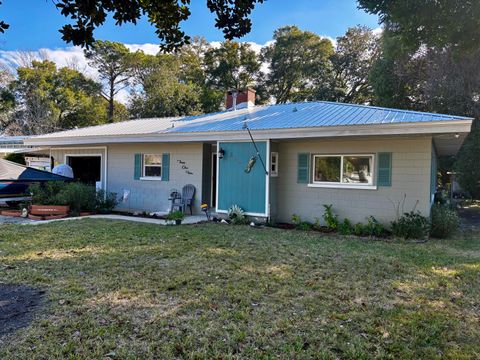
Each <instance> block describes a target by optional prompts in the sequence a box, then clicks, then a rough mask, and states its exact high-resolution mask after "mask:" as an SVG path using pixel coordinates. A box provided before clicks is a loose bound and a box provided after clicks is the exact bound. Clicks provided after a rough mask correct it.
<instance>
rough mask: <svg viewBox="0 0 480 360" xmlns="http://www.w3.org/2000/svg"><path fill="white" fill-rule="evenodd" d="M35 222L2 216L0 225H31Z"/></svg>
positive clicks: (0, 216)
mask: <svg viewBox="0 0 480 360" xmlns="http://www.w3.org/2000/svg"><path fill="white" fill-rule="evenodd" d="M33 222H35V221H33V220H30V219H26V218H22V217H15V216H2V215H0V224H31V223H33Z"/></svg>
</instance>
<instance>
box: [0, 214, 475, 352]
mask: <svg viewBox="0 0 480 360" xmlns="http://www.w3.org/2000/svg"><path fill="white" fill-rule="evenodd" d="M0 282H2V283H8V284H12V283H13V284H23V285H28V286H30V287H33V288H37V289H41V290H44V291H45V295H44V300H43V307H42V308H41V309H40V310H39V311H38V312H37V315H36V317H35V319H34V320H33V322H31V323H30V325H29V326H27V327H25V328H23V329H20V330H17V331H16V332H15V333H13V334H10V335H7V336H4V337H3V338H0V359H37V358H38V359H54V358H60V359H84V358H93V359H101V358H110V359H146V358H155V359H165V358H189V359H190V358H192V359H197V358H198V359H204V358H205V359H213V358H217V359H226V358H261V359H268V358H284V359H292V358H297V359H298V358H322V359H323V358H325V359H329V358H332V359H335V358H337V359H338V358H340V359H359V358H360V359H369V358H383V359H440V358H452V359H475V358H476V359H478V358H480V234H479V233H474V232H469V233H464V234H461V235H459V236H457V237H456V238H455V239H451V240H445V241H440V240H431V241H428V242H427V243H414V242H403V241H394V242H384V241H374V240H369V239H359V238H355V237H339V236H333V235H332V236H328V235H324V234H320V233H316V232H311V233H305V232H300V231H285V230H279V229H271V228H264V229H253V228H249V227H248V226H228V225H220V224H206V225H195V226H179V227H173V226H172V227H166V226H158V225H148V224H139V223H131V222H121V221H109V220H80V221H69V222H59V223H52V224H44V225H39V226H21V225H4V226H1V227H0ZM0 316H1V314H0Z"/></svg>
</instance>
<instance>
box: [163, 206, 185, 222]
mask: <svg viewBox="0 0 480 360" xmlns="http://www.w3.org/2000/svg"><path fill="white" fill-rule="evenodd" d="M184 218H185V214H184V213H183V212H181V211H179V210H176V211H171V212H170V213H169V214H168V215H167V220H169V221H174V222H175V224H176V225H180V224H181V223H182V220H183V219H184Z"/></svg>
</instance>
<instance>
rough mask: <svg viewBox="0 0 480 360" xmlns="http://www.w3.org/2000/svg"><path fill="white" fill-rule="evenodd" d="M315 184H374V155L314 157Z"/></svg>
mask: <svg viewBox="0 0 480 360" xmlns="http://www.w3.org/2000/svg"><path fill="white" fill-rule="evenodd" d="M313 158H314V168H313V182H314V183H325V184H335V183H337V184H351V185H360V186H361V185H372V184H373V155H314V157H313Z"/></svg>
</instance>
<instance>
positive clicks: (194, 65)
mask: <svg viewBox="0 0 480 360" xmlns="http://www.w3.org/2000/svg"><path fill="white" fill-rule="evenodd" d="M211 49H212V47H211V46H210V44H209V43H208V42H207V41H206V40H205V38H198V37H196V38H194V39H193V41H192V42H191V43H190V44H187V45H184V46H183V47H182V48H180V49H179V51H178V52H177V54H176V56H177V57H178V59H179V61H180V72H181V75H180V78H181V81H183V82H186V83H191V84H194V85H196V86H197V88H198V89H199V91H200V103H201V108H202V112H203V113H211V112H216V111H219V110H220V107H221V105H222V103H223V100H224V96H225V93H224V92H223V91H221V90H218V89H215V88H213V87H211V86H210V85H209V82H208V74H207V71H208V69H207V65H206V64H205V54H206V53H207V52H208V51H210V50H211Z"/></svg>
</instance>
